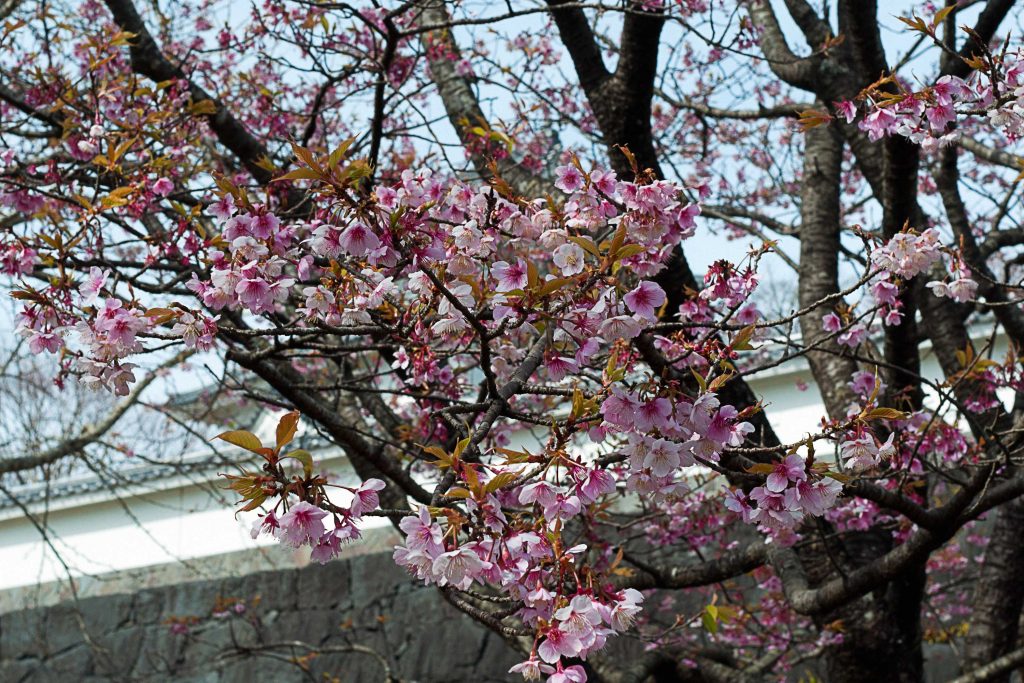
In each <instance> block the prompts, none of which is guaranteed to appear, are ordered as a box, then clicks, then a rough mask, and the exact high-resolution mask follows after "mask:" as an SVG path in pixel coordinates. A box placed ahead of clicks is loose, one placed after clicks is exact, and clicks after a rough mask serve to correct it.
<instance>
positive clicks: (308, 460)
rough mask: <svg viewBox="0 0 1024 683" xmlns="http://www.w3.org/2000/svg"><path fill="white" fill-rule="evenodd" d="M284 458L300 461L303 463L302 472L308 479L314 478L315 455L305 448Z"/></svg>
mask: <svg viewBox="0 0 1024 683" xmlns="http://www.w3.org/2000/svg"><path fill="white" fill-rule="evenodd" d="M283 457H284V458H291V459H293V460H298V461H299V462H301V463H302V471H303V472H304V473H305V474H306V479H309V478H310V477H312V476H313V454H312V453H310V452H309V451H307V450H306V449H304V448H298V449H296V450H294V451H291V452H290V453H288V454H286V455H284V456H283Z"/></svg>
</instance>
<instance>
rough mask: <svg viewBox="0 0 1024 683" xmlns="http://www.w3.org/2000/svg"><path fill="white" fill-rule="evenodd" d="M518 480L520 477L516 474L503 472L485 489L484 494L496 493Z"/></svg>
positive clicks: (488, 483)
mask: <svg viewBox="0 0 1024 683" xmlns="http://www.w3.org/2000/svg"><path fill="white" fill-rule="evenodd" d="M516 479H518V475H517V474H516V473H515V472H501V473H500V474H496V475H495V476H494V477H493V478H492V479H491V480H490V481H489V482H487V485H486V486H485V487H484V493H494V492H495V491H497V490H498V489H500V488H502V487H503V486H508V485H509V484H511V483H512V482H514V481H515V480H516Z"/></svg>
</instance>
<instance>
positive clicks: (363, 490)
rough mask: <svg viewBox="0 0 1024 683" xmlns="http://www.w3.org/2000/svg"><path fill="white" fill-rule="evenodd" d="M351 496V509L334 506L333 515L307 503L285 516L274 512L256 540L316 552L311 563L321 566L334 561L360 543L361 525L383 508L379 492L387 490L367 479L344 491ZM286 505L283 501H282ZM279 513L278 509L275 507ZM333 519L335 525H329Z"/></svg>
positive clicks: (259, 525)
mask: <svg viewBox="0 0 1024 683" xmlns="http://www.w3.org/2000/svg"><path fill="white" fill-rule="evenodd" d="M341 488H343V489H345V490H347V491H348V492H349V493H350V494H351V498H352V500H351V502H350V503H349V504H348V506H347V507H338V506H335V505H332V506H331V508H332V509H331V512H327V511H326V510H324V509H323V508H322V507H320V506H317V505H313V504H312V503H309V502H307V501H304V500H300V501H297V502H294V503H292V504H291V505H290V506H288V507H287V509H286V510H285V511H284V512H283V513H282V514H281V515H277V514H276V513H275V512H274V509H272V510H270V511H269V512H267V513H266V514H265V515H263V516H262V517H260V518H259V519H258V520H256V521H255V522H254V523H253V527H252V537H253V538H257V537H258V536H259V535H260V534H269V535H270V536H272V537H274V538H276V539H277V540H279V541H280V542H281V543H284V544H285V545H288V546H291V547H292V548H300V547H302V546H309V547H310V548H312V551H311V552H310V559H312V560H314V561H316V562H319V563H321V564H323V563H325V562H327V561H329V560H332V559H334V558H335V557H337V556H338V554H339V553H340V552H341V548H342V545H343V544H344V543H346V542H348V541H353V540H355V539H358V538H359V536H360V534H359V527H358V526H357V524H358V522H359V520H360V519H362V517H363V516H364V515H365V514H366V513H367V512H372V511H374V510H376V509H377V508H378V507H380V497H379V495H378V493H377V492H378V491H380V490H382V489H383V488H384V482H383V481H381V480H380V479H367V480H366V481H364V482H362V483H361V484H360V485H359V486H357V487H355V488H350V487H341ZM282 502H283V501H282ZM275 509H276V507H275ZM327 517H330V518H331V520H330V521H331V525H330V526H329V525H328V524H326V523H325V521H324V520H325V519H326V518H327Z"/></svg>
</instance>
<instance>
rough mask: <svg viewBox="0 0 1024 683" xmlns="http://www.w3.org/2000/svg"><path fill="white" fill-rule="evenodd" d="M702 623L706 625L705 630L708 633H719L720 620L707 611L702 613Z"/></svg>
mask: <svg viewBox="0 0 1024 683" xmlns="http://www.w3.org/2000/svg"><path fill="white" fill-rule="evenodd" d="M700 623H701V624H702V625H703V626H704V630H705V631H707V632H708V633H711V634H715V633H718V622H717V621H715V618H714V617H713V616H711V615H710V614H708V613H707V612H706V611H705V612H704V613H703V614H701V615H700Z"/></svg>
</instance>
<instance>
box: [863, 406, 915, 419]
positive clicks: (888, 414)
mask: <svg viewBox="0 0 1024 683" xmlns="http://www.w3.org/2000/svg"><path fill="white" fill-rule="evenodd" d="M907 417H908V416H907V414H906V413H904V412H903V411H900V410H896V409H895V408H873V409H871V410H869V411H868V412H866V413H864V414H863V415H861V419H864V420H905V419H907Z"/></svg>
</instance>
